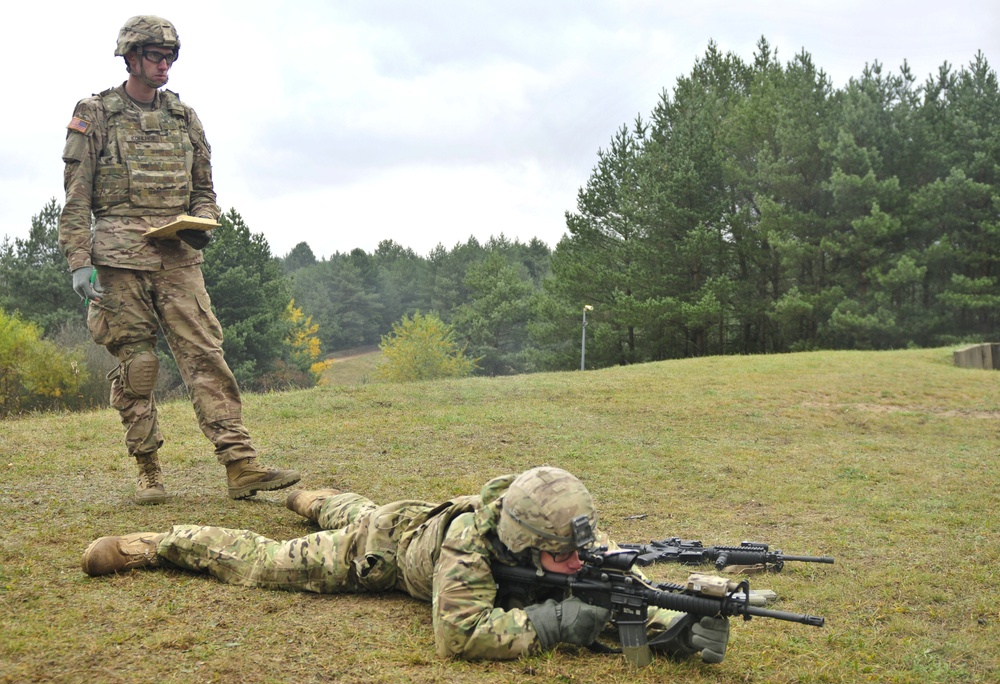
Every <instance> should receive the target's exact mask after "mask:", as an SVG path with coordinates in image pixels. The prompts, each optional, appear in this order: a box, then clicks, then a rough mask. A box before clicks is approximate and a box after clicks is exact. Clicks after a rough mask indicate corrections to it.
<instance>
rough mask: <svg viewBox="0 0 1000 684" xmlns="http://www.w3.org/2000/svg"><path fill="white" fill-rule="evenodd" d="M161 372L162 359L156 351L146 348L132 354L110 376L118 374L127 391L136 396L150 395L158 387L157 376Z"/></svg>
mask: <svg viewBox="0 0 1000 684" xmlns="http://www.w3.org/2000/svg"><path fill="white" fill-rule="evenodd" d="M159 373H160V359H159V358H157V356H156V354H155V353H154V352H152V351H150V350H148V349H145V350H143V351H140V352H137V353H135V354H130V355H129V356H128V358H126V359H125V360H124V361H122V362H121V363H120V364H119V365H118V368H116V369H114V370H113V371H111V374H109V375H108V377H109V378H113V377H114V376H116V375H117V376H118V378H119V379H120V380H121V381H122V386H123V387H124V388H125V392H126V393H128V394H131V395H132V396H135V397H148V396H149V395H150V394H152V393H153V388H154V387H156V376H157V375H159Z"/></svg>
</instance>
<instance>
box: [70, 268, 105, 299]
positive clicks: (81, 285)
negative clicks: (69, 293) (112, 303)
mask: <svg viewBox="0 0 1000 684" xmlns="http://www.w3.org/2000/svg"><path fill="white" fill-rule="evenodd" d="M91 278H93V281H91ZM73 290H74V291H75V292H76V293H77V294H78V295H80V297H81V298H82V299H97V300H99V299H100V298H101V295H102V294H104V288H102V287H101V283H100V281H98V279H97V272H96V271H94V267H93V266H83V267H81V268H78V269H76V270H74V271H73Z"/></svg>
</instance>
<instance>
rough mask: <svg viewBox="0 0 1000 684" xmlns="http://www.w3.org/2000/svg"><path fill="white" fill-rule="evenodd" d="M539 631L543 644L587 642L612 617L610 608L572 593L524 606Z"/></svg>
mask: <svg viewBox="0 0 1000 684" xmlns="http://www.w3.org/2000/svg"><path fill="white" fill-rule="evenodd" d="M524 611H525V612H526V613H527V614H528V619H529V620H531V624H532V626H533V627H534V628H535V631H536V632H538V641H539V642H541V644H542V648H551V647H552V646H555V645H556V644H576V645H577V646H588V645H590V644H592V643H594V640H595V639H597V635H598V634H600V633H601V630H603V629H604V626H605V625H606V624H607V623H608V620H610V619H611V611H610V610H608V609H607V608H601V607H600V606H591V605H589V604H587V603H584V602H583V601H581V600H580V599H578V598H576V597H573V598H568V599H566V600H565V601H563V602H561V603H559V602H557V601H555V600H554V599H549V600H548V601H546V602H545V603H539V604H535V605H531V606H528V607H527V608H525V609H524Z"/></svg>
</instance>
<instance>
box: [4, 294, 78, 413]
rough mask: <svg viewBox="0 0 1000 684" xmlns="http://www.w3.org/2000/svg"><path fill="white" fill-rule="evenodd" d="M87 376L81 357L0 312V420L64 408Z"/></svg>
mask: <svg viewBox="0 0 1000 684" xmlns="http://www.w3.org/2000/svg"><path fill="white" fill-rule="evenodd" d="M88 377H89V373H88V372H87V369H86V367H85V365H84V363H83V360H82V357H81V355H80V354H79V353H78V352H76V351H72V350H71V351H63V350H62V349H61V348H60V347H59V346H57V345H56V344H55V343H53V342H50V341H49V340H43V339H42V336H41V331H40V329H39V328H38V326H36V325H34V324H32V323H26V322H24V321H22V320H21V319H20V318H19V317H18V316H16V315H10V314H7V313H5V312H4V311H3V310H0V417H5V416H10V415H16V414H18V413H22V412H24V411H31V410H36V409H51V408H56V407H62V406H64V405H65V404H66V403H67V401H68V400H69V401H72V400H73V399H74V398H76V397H78V395H79V392H80V388H81V386H82V385H83V384H84V383H85V382H86V381H87V379H88Z"/></svg>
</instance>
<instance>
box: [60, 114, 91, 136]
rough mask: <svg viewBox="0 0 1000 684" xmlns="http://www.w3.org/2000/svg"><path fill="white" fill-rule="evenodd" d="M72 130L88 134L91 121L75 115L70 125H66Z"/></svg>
mask: <svg viewBox="0 0 1000 684" xmlns="http://www.w3.org/2000/svg"><path fill="white" fill-rule="evenodd" d="M66 128H68V129H69V130H71V131H76V132H77V133H83V134H86V133H87V131H89V130H90V122H89V121H84V120H83V119H81V118H80V117H78V116H74V117H73V118H72V119H70V122H69V125H68V126H66Z"/></svg>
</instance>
